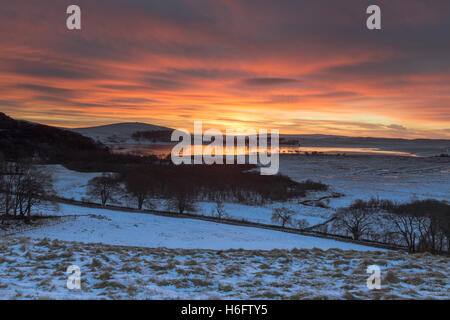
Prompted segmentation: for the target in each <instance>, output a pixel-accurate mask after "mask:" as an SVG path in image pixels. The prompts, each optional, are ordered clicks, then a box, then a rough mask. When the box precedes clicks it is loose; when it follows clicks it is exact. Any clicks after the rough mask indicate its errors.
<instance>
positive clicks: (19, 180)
mask: <svg viewBox="0 0 450 320" xmlns="http://www.w3.org/2000/svg"><path fill="white" fill-rule="evenodd" d="M1 172H2V178H1V180H2V182H1V190H2V195H3V196H2V203H3V204H2V211H3V212H4V214H5V215H10V214H13V215H14V216H19V217H21V218H25V217H26V218H27V219H30V218H31V214H32V209H33V207H35V206H36V205H37V204H40V203H41V202H52V201H53V199H52V196H53V194H54V191H53V185H52V179H51V177H50V176H49V175H48V174H45V173H44V172H43V171H42V170H40V169H38V167H36V166H33V165H32V164H31V162H29V161H25V160H22V161H18V162H8V163H3V165H2V168H1Z"/></svg>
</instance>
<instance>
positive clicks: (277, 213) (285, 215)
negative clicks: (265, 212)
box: [272, 207, 295, 228]
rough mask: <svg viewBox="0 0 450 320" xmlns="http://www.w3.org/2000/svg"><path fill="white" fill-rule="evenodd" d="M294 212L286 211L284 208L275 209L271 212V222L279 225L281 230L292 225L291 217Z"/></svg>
mask: <svg viewBox="0 0 450 320" xmlns="http://www.w3.org/2000/svg"><path fill="white" fill-rule="evenodd" d="M294 214H295V211H293V210H291V209H288V208H286V207H281V208H275V209H273V211H272V222H273V223H280V224H281V227H282V228H285V226H286V225H289V224H292V216H293V215H294Z"/></svg>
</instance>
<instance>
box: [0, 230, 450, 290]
mask: <svg viewBox="0 0 450 320" xmlns="http://www.w3.org/2000/svg"><path fill="white" fill-rule="evenodd" d="M0 250H1V252H2V255H1V256H0V299H449V298H450V293H449V292H450V279H449V277H448V266H449V263H450V260H449V258H448V257H434V256H431V255H428V254H415V255H408V254H406V253H401V252H394V251H386V252H361V251H342V250H338V249H331V250H327V251H322V250H319V249H313V250H304V249H302V250H291V251H287V250H271V251H261V250H253V251H248V250H226V251H212V250H198V249H196V250H181V249H166V248H156V249H150V248H136V247H121V246H111V245H105V244H83V243H80V242H63V241H58V240H48V239H42V240H32V239H29V238H6V239H2V240H0ZM373 264H375V265H378V266H380V268H381V289H379V290H369V289H368V288H367V287H366V283H367V278H368V276H369V275H368V274H367V273H366V270H367V266H369V265H373ZM70 265H76V266H78V267H79V268H80V271H81V289H74V290H69V289H68V288H67V287H66V283H67V279H68V276H69V274H67V273H66V271H67V268H68V266H70Z"/></svg>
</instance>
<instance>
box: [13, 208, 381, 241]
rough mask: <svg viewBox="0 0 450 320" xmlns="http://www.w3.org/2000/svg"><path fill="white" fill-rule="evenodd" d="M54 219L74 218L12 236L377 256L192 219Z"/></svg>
mask: <svg viewBox="0 0 450 320" xmlns="http://www.w3.org/2000/svg"><path fill="white" fill-rule="evenodd" d="M56 214H57V215H62V216H73V215H76V217H71V218H70V219H63V221H62V222H61V223H58V224H52V225H49V226H40V227H39V228H35V229H31V230H27V231H23V232H19V233H16V235H17V236H27V237H31V238H36V239H42V238H45V237H47V238H50V239H58V240H64V241H79V242H84V243H105V244H111V245H123V246H139V247H149V248H157V247H166V248H182V249H215V250H224V249H230V248H234V249H239V248H243V249H248V250H254V249H260V250H271V249H276V248H277V249H294V248H305V249H311V248H320V249H329V248H340V249H343V250H350V249H351V250H376V249H375V248H372V247H366V246H361V245H356V244H353V243H348V242H340V241H335V240H329V239H321V238H315V237H307V236H301V235H297V234H290V233H285V232H279V231H272V230H266V229H259V228H250V227H240V226H233V225H225V224H219V223H212V222H207V221H201V220H196V219H185V218H172V217H162V216H155V215H151V214H143V213H134V212H122V211H115V210H114V211H113V210H104V209H92V208H86V207H80V206H74V205H67V204H61V205H60V208H59V211H58V212H57V213H56Z"/></svg>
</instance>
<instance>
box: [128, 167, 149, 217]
mask: <svg viewBox="0 0 450 320" xmlns="http://www.w3.org/2000/svg"><path fill="white" fill-rule="evenodd" d="M125 186H126V189H127V191H128V193H129V194H130V195H131V196H132V197H133V198H134V199H136V202H137V208H138V209H139V210H142V207H143V206H144V203H145V201H148V199H149V198H150V196H151V195H152V194H153V193H154V191H155V180H154V177H153V176H152V175H151V174H149V173H146V172H145V171H140V170H135V171H132V172H129V173H127V174H126V176H125Z"/></svg>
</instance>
